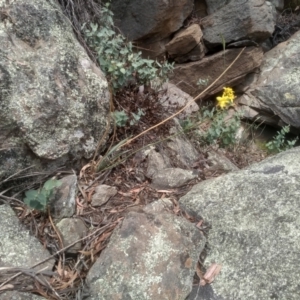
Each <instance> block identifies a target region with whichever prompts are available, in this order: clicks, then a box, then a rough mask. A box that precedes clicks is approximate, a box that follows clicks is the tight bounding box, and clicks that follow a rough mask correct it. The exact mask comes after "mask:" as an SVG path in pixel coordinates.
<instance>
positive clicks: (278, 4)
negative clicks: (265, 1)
mask: <svg viewBox="0 0 300 300" xmlns="http://www.w3.org/2000/svg"><path fill="white" fill-rule="evenodd" d="M270 2H271V3H272V4H273V6H274V7H275V8H276V9H277V10H278V11H282V10H283V9H284V0H270Z"/></svg>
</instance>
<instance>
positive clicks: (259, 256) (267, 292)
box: [180, 147, 300, 300]
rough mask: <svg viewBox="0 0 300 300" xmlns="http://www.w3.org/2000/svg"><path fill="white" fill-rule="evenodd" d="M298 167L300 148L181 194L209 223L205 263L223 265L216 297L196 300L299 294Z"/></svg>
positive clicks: (192, 210) (293, 298)
mask: <svg viewBox="0 0 300 300" xmlns="http://www.w3.org/2000/svg"><path fill="white" fill-rule="evenodd" d="M299 170H300V147H298V148H294V149H292V150H289V151H286V152H283V153H280V154H278V155H276V156H274V157H271V158H268V159H266V160H265V161H262V162H260V163H258V164H255V165H253V166H251V167H250V168H248V169H245V170H243V171H238V172H232V173H229V174H227V175H224V176H221V177H219V178H216V179H213V180H206V181H204V182H202V183H200V184H198V185H195V186H194V187H193V189H192V190H191V191H190V192H189V193H188V194H187V195H185V196H184V197H182V198H181V199H180V205H181V206H182V207H183V208H185V209H187V210H188V211H189V212H190V213H191V214H194V215H197V216H198V217H202V218H203V219H204V220H205V221H206V222H208V223H210V225H211V230H210V231H209V233H208V236H209V239H208V242H209V245H210V251H209V252H208V253H207V258H206V261H205V266H206V267H208V266H209V265H210V264H211V263H213V262H216V263H218V264H221V265H222V270H221V273H220V274H219V275H218V276H217V277H216V279H215V281H214V282H213V283H212V284H211V287H212V290H213V294H214V296H211V297H204V296H202V295H201V293H199V297H198V298H196V299H199V300H200V299H201V300H205V299H247V300H248V299H249V300H252V299H253V300H255V299H289V300H296V299H299V296H300V289H299V281H300V273H299V270H298V264H297V263H296V262H297V261H299V259H300V257H299V255H300V254H299V253H300V251H299V250H300V248H299V239H300V230H299V229H300V215H299V210H300V192H299V191H300V171H299ZM208 294H209V293H208Z"/></svg>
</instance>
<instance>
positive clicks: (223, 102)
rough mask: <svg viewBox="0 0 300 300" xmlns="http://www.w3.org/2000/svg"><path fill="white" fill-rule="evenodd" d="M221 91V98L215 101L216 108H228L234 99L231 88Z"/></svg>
mask: <svg viewBox="0 0 300 300" xmlns="http://www.w3.org/2000/svg"><path fill="white" fill-rule="evenodd" d="M223 90H224V91H223V95H222V96H221V97H217V101H218V104H217V106H218V107H220V108H221V109H224V108H226V107H228V106H229V105H230V104H232V103H233V100H234V98H235V96H234V92H233V90H232V88H230V87H224V88H223Z"/></svg>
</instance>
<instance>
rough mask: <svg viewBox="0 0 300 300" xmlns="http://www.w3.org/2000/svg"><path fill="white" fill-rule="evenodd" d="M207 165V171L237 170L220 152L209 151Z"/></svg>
mask: <svg viewBox="0 0 300 300" xmlns="http://www.w3.org/2000/svg"><path fill="white" fill-rule="evenodd" d="M207 163H208V164H209V170H211V171H212V170H221V171H224V172H230V171H237V170H239V168H238V167H237V166H236V165H235V164H234V163H232V162H231V161H230V160H229V159H228V158H227V157H226V156H225V155H224V154H223V153H221V151H220V150H219V151H215V150H209V151H208V158H207Z"/></svg>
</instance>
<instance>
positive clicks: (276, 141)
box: [266, 125, 298, 153]
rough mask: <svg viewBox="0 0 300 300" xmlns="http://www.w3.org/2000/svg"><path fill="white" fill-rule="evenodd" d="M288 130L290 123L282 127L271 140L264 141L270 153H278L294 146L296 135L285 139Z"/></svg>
mask: <svg viewBox="0 0 300 300" xmlns="http://www.w3.org/2000/svg"><path fill="white" fill-rule="evenodd" d="M289 132H290V125H288V126H284V127H282V129H281V130H280V131H278V132H277V135H276V136H274V138H273V140H272V141H270V142H268V143H266V148H267V150H268V151H269V152H270V153H278V152H281V151H285V150H288V149H291V148H292V147H294V146H295V144H296V142H297V140H298V137H296V138H295V139H293V140H286V135H287V134H288V133H289Z"/></svg>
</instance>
